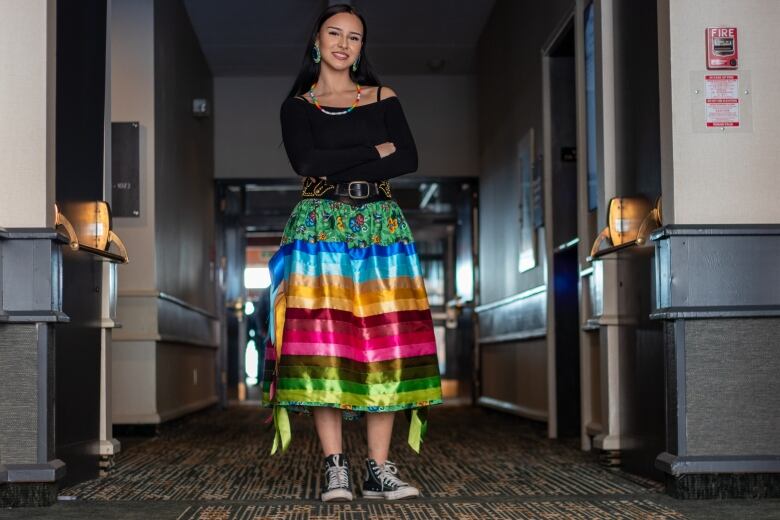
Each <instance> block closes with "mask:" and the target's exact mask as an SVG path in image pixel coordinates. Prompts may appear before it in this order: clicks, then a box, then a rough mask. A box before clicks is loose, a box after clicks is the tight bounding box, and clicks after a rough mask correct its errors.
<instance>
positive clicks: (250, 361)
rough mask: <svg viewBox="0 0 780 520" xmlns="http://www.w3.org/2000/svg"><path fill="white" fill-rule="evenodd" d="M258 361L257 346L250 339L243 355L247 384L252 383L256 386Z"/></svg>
mask: <svg viewBox="0 0 780 520" xmlns="http://www.w3.org/2000/svg"><path fill="white" fill-rule="evenodd" d="M259 359H260V353H259V352H258V351H257V345H256V344H255V340H253V339H250V340H249V341H248V342H247V344H246V352H245V353H244V366H245V367H246V369H245V372H246V376H247V379H248V380H249V382H251V381H254V384H257V376H258V375H259V374H258V366H257V362H258V360H259Z"/></svg>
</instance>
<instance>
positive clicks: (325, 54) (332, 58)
mask: <svg viewBox="0 0 780 520" xmlns="http://www.w3.org/2000/svg"><path fill="white" fill-rule="evenodd" d="M317 41H318V42H319V45H320V53H321V54H322V61H323V62H325V63H326V64H328V65H329V66H330V67H332V68H334V69H336V70H344V69H346V68H347V67H351V66H352V64H353V63H355V61H356V60H357V59H358V57H359V56H360V49H361V47H362V46H363V24H362V23H361V22H360V18H358V17H357V16H355V15H354V14H350V13H338V14H335V15H333V16H331V17H330V18H328V19H327V20H325V23H323V24H322V27H321V28H320V32H319V34H318V35H317Z"/></svg>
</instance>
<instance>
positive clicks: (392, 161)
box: [328, 96, 417, 182]
mask: <svg viewBox="0 0 780 520" xmlns="http://www.w3.org/2000/svg"><path fill="white" fill-rule="evenodd" d="M383 101H385V102H386V103H387V107H386V111H385V126H386V127H387V135H388V140H389V141H390V142H392V143H393V144H395V152H394V153H391V154H390V155H388V156H386V157H383V158H381V159H379V160H378V161H371V162H364V163H362V164H359V165H356V166H350V167H347V168H345V169H343V170H340V171H337V172H335V173H333V174H331V175H328V180H329V181H332V182H342V181H349V180H354V179H359V180H365V181H379V180H384V179H391V178H393V177H398V176H400V175H404V174H407V173H412V172H415V171H417V146H416V145H415V143H414V137H413V136H412V131H411V129H410V128H409V123H408V122H407V121H406V117H405V116H404V111H403V108H402V107H401V102H400V101H399V100H398V98H397V97H395V96H394V97H391V98H387V99H386V100H383Z"/></svg>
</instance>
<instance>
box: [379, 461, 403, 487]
mask: <svg viewBox="0 0 780 520" xmlns="http://www.w3.org/2000/svg"><path fill="white" fill-rule="evenodd" d="M396 475H398V468H397V467H395V464H394V463H393V462H390V461H389V460H388V461H385V463H384V464H383V465H381V466H379V478H381V479H382V484H383V485H390V486H395V487H404V486H408V485H409V484H407V483H406V482H404V481H403V480H401V479H400V478H398V477H397V476H396Z"/></svg>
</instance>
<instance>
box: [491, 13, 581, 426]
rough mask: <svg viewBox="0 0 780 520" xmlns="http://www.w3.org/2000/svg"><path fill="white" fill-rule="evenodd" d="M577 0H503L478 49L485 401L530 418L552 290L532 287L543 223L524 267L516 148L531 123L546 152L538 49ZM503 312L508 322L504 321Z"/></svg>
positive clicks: (542, 257) (541, 413) (543, 382)
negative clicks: (531, 259) (529, 266)
mask: <svg viewBox="0 0 780 520" xmlns="http://www.w3.org/2000/svg"><path fill="white" fill-rule="evenodd" d="M572 7H573V2H572V1H571V0H556V1H550V2H544V3H541V2H537V3H529V2H513V1H509V0H505V1H501V0H499V1H497V2H496V4H495V7H494V9H493V12H492V14H491V16H490V19H489V20H488V22H487V25H486V27H485V29H484V31H483V33H482V37H481V38H480V41H479V46H478V51H477V63H478V74H477V106H478V107H479V112H478V121H479V136H478V142H479V158H480V161H479V170H480V184H479V189H480V204H479V234H480V238H479V254H480V266H479V284H480V294H479V302H480V303H481V304H482V305H485V306H486V307H484V308H482V309H480V308H479V307H478V308H477V311H478V314H479V317H480V338H481V339H482V340H483V341H482V342H481V343H480V362H481V374H480V378H481V381H482V387H481V392H480V394H481V396H482V398H483V399H482V400H481V402H482V404H485V405H488V406H495V407H498V408H502V409H504V410H509V411H512V412H514V413H517V414H520V415H524V416H527V417H531V418H534V419H546V418H548V408H549V406H548V377H549V375H548V363H549V361H548V353H547V345H546V340H545V339H544V336H545V330H546V327H547V320H546V312H545V308H546V307H547V304H546V300H547V296H546V294H545V291H544V290H542V292H539V291H538V290H532V289H535V288H537V287H540V286H544V285H545V283H546V276H545V272H546V270H547V267H546V263H547V260H546V254H545V240H544V230H539V232H538V234H537V237H538V242H537V247H536V251H537V254H536V267H534V268H532V269H530V270H528V271H526V272H523V273H520V272H519V271H518V259H519V254H520V245H521V244H520V233H519V227H520V226H519V217H520V213H519V210H518V208H519V203H520V200H521V199H520V197H521V193H520V163H519V157H518V152H519V145H520V142H521V141H522V140H523V139H524V137H525V136H526V134H527V133H528V132H529V131H530V130H533V134H534V144H533V155H534V157H538V156H539V155H540V154H541V152H542V149H543V142H542V137H543V132H542V106H543V103H542V101H543V100H542V59H541V52H540V50H541V49H542V47H543V46H544V45H545V42H546V41H547V39H548V37H549V36H550V35H551V34H552V32H553V31H554V30H555V29H556V27H557V25H558V23H559V22H560V21H561V19H562V18H563V16H564V14H565V13H566V12H567V11H569V10H570V9H571V8H572ZM519 23H520V24H521V27H522V30H521V31H518V24H519ZM503 299H507V300H505V301H504V302H501V303H496V302H500V301H502V300H503ZM493 303H496V305H495V306H494V305H491V304H493ZM501 314H506V316H501ZM531 316H533V317H534V319H531V318H530V317H531ZM526 318H527V319H526ZM507 322H514V323H513V325H512V330H504V329H503V328H502V327H503V326H504V325H502V324H506V323H507ZM488 325H489V327H488ZM488 329H489V330H488ZM496 337H498V339H496ZM485 398H486V399H485Z"/></svg>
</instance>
